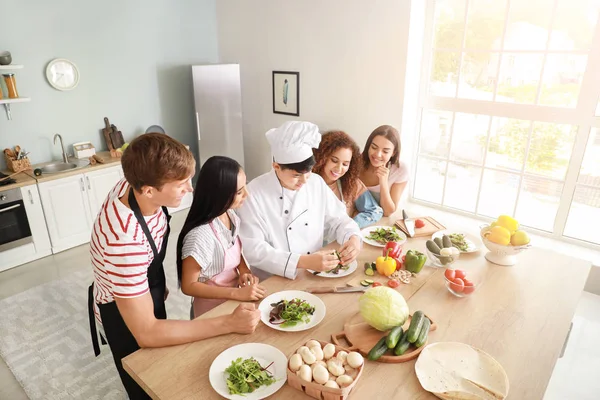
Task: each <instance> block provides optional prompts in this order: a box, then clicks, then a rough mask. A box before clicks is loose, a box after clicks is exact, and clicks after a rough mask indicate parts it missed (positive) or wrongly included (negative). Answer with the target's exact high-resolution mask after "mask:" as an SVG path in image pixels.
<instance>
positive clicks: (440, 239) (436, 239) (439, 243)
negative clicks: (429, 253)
mask: <svg viewBox="0 0 600 400" xmlns="http://www.w3.org/2000/svg"><path fill="white" fill-rule="evenodd" d="M433 241H434V242H435V244H437V245H438V247H439V248H440V249H441V248H442V247H444V243H443V242H442V238H440V237H436V238H435V239H433Z"/></svg>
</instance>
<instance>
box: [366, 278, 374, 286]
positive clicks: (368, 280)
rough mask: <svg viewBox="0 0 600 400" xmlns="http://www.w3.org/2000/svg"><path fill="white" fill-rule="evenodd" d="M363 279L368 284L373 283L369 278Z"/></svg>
mask: <svg viewBox="0 0 600 400" xmlns="http://www.w3.org/2000/svg"><path fill="white" fill-rule="evenodd" d="M364 281H365V282H367V283H368V284H369V285H372V284H373V281H372V280H370V279H364Z"/></svg>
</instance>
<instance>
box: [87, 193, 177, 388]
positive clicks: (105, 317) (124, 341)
mask: <svg viewBox="0 0 600 400" xmlns="http://www.w3.org/2000/svg"><path fill="white" fill-rule="evenodd" d="M128 200H129V207H131V210H132V211H133V213H134V215H135V218H136V219H137V220H138V222H139V224H140V227H141V228H142V230H143V231H144V234H145V235H146V238H147V240H148V243H149V244H150V247H151V248H152V252H153V253H154V260H153V261H152V263H151V264H150V266H149V267H148V286H149V288H150V295H151V296H152V302H153V303H154V316H155V317H156V318H157V319H167V310H166V308H165V290H166V283H167V281H166V279H165V270H164V268H163V261H164V259H165V254H166V252H167V244H168V240H169V233H170V232H171V227H170V226H169V221H170V220H171V216H170V215H169V211H168V210H167V208H166V207H163V208H162V210H163V212H164V213H165V215H166V217H167V230H166V233H165V236H164V239H163V244H162V249H161V252H160V253H159V252H158V250H157V249H156V244H155V243H154V240H153V239H152V235H151V234H150V230H149V229H148V225H147V224H146V220H145V219H144V216H143V215H142V213H141V211H140V206H139V205H138V202H137V200H136V199H135V196H134V195H133V189H130V190H129V197H128ZM93 287H94V284H93V283H92V284H91V285H90V287H89V288H88V316H89V320H90V332H91V334H92V344H93V346H94V354H95V355H96V356H98V355H99V354H100V346H99V345H98V334H97V333H96V317H95V315H94V294H93V291H94V289H93ZM98 308H99V310H100V317H101V319H102V326H103V327H104V333H105V335H106V341H108V345H109V346H110V350H111V351H112V354H113V358H114V360H115V365H116V367H117V371H118V372H119V376H120V377H121V381H122V382H123V386H124V387H125V390H126V391H127V394H128V395H129V398H130V399H132V400H133V399H149V398H150V396H148V395H147V394H146V392H145V391H144V390H143V389H142V388H141V387H140V386H139V385H138V384H137V383H136V382H135V381H134V380H133V378H132V377H131V376H130V375H129V374H128V373H127V372H126V371H125V370H124V369H123V364H122V362H121V360H122V359H123V358H125V357H126V356H128V355H129V354H131V353H133V352H135V351H137V350H139V348H140V346H139V345H138V344H137V342H136V340H135V338H134V337H133V334H132V333H131V331H129V329H128V328H127V325H126V324H125V321H124V320H123V317H121V314H120V313H119V309H118V308H117V303H116V302H114V301H112V302H110V303H107V304H98ZM100 339H101V340H102V344H106V342H105V338H104V337H102V335H101V336H100Z"/></svg>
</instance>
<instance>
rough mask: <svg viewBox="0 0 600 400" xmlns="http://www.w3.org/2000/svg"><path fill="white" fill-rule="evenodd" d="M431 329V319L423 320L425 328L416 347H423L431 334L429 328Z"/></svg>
mask: <svg viewBox="0 0 600 400" xmlns="http://www.w3.org/2000/svg"><path fill="white" fill-rule="evenodd" d="M430 327H431V321H430V320H429V318H427V317H425V319H424V320H423V326H422V327H421V332H419V337H418V338H417V341H416V342H415V346H416V347H421V346H423V345H424V344H425V342H426V341H427V334H428V333H429V328H430Z"/></svg>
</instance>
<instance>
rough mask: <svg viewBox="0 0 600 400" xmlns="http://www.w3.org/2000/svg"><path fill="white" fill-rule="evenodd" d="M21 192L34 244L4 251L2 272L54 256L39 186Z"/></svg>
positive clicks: (1, 263)
mask: <svg viewBox="0 0 600 400" xmlns="http://www.w3.org/2000/svg"><path fill="white" fill-rule="evenodd" d="M19 190H20V191H21V196H22V197H23V204H24V205H25V211H26V213H27V222H28V223H29V229H30V230H31V236H32V239H33V242H32V243H27V244H25V245H22V246H18V247H15V248H12V249H9V250H5V251H3V252H2V256H1V257H0V271H3V270H6V269H9V268H12V267H16V266H17V265H21V264H25V263H28V262H31V261H33V260H37V259H38V258H42V257H46V256H48V255H50V254H52V250H51V246H50V238H49V237H48V230H47V229H46V221H45V219H44V211H43V209H42V202H41V201H40V196H39V193H38V189H37V185H29V186H24V187H22V188H20V189H19Z"/></svg>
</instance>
